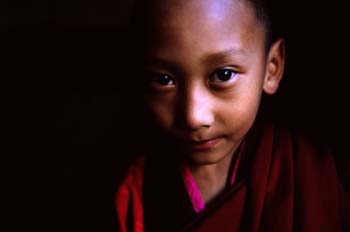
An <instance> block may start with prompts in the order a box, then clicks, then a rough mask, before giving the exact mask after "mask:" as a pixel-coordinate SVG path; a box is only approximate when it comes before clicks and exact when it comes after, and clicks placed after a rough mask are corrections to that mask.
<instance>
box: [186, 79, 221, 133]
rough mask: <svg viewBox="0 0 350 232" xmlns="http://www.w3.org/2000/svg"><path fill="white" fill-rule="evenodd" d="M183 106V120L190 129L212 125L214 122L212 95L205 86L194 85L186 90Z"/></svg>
mask: <svg viewBox="0 0 350 232" xmlns="http://www.w3.org/2000/svg"><path fill="white" fill-rule="evenodd" d="M179 107H181V111H182V114H181V115H182V116H181V121H182V124H183V126H184V127H185V128H186V129H189V130H199V129H201V128H206V127H210V126H211V125H212V124H213V123H214V109H213V102H212V96H211V95H210V92H209V91H208V90H207V89H206V88H205V86H201V85H199V84H198V85H194V86H189V87H187V89H186V90H184V93H183V97H182V101H181V103H180V104H179Z"/></svg>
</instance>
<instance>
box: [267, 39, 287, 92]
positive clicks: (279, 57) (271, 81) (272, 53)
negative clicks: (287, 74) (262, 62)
mask: <svg viewBox="0 0 350 232" xmlns="http://www.w3.org/2000/svg"><path fill="white" fill-rule="evenodd" d="M284 61H285V48H284V39H278V40H277V41H276V42H274V43H273V44H272V46H271V48H270V50H269V53H268V56H267V63H266V73H265V79H264V85H263V89H264V92H265V93H267V94H274V93H275V92H276V91H277V89H278V85H279V83H280V81H281V79H282V76H283V71H284Z"/></svg>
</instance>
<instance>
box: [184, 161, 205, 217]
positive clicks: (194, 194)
mask: <svg viewBox="0 0 350 232" xmlns="http://www.w3.org/2000/svg"><path fill="white" fill-rule="evenodd" d="M181 171H182V178H183V181H184V183H185V187H186V190H187V193H188V195H189V197H190V199H191V203H192V206H193V209H194V211H195V212H196V213H199V212H201V211H202V210H203V209H204V208H205V203H204V201H203V198H202V196H201V193H200V191H199V189H198V186H197V184H196V182H195V181H194V179H193V176H192V174H191V172H190V170H189V168H188V167H187V166H186V165H183V166H182V170H181Z"/></svg>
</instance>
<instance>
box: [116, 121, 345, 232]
mask: <svg viewBox="0 0 350 232" xmlns="http://www.w3.org/2000/svg"><path fill="white" fill-rule="evenodd" d="M244 143H245V146H244V148H243V149H237V150H240V151H238V152H241V153H240V154H239V155H240V159H239V163H237V164H236V165H237V167H238V170H237V173H235V176H236V177H235V179H236V180H235V182H234V184H233V185H232V186H229V187H228V188H227V189H226V190H225V191H223V192H222V193H221V194H220V195H219V196H217V197H216V198H215V199H214V200H213V201H212V202H210V203H209V204H207V205H206V206H205V208H204V209H203V210H201V211H200V212H196V210H195V209H194V207H193V203H191V202H193V201H191V196H190V194H189V193H188V190H187V189H186V185H185V184H184V180H183V178H182V175H181V173H180V172H179V164H178V162H175V161H174V162H173V161H172V159H171V157H169V155H170V153H169V154H161V155H160V156H150V157H147V158H145V159H140V160H138V161H137V162H136V163H134V164H133V165H132V166H131V167H130V168H129V171H128V172H127V174H126V177H125V179H124V181H123V182H122V184H121V185H120V188H119V190H118V191H117V194H116V212H117V219H118V223H119V229H120V231H121V232H143V231H146V232H160V231H162V232H164V231H167V232H172V231H174V232H175V231H176V232H178V231H179V232H189V231H196V232H207V231H217V232H238V231H248V232H258V231H261V232H267V231H269V232H271V231H272V232H273V231H283V232H292V231H308V232H316V231H317V232H326V231H350V227H349V221H350V214H349V193H348V191H346V190H345V188H344V185H343V184H342V183H341V182H340V181H339V179H340V178H339V176H338V172H337V169H336V166H335V163H334V161H333V157H332V154H331V153H330V152H329V151H328V150H327V149H321V148H319V147H318V146H315V145H314V144H313V143H312V142H311V141H310V140H308V139H307V138H306V137H305V136H302V135H301V134H299V133H297V132H295V131H292V130H288V129H285V128H280V127H276V126H273V125H270V124H264V125H260V126H254V127H253V128H252V129H251V130H250V131H249V133H248V134H247V136H246V138H245V142H244ZM238 152H236V153H238ZM171 155H173V154H171ZM237 156H238V154H234V157H237ZM233 160H234V161H235V162H238V161H237V159H233Z"/></svg>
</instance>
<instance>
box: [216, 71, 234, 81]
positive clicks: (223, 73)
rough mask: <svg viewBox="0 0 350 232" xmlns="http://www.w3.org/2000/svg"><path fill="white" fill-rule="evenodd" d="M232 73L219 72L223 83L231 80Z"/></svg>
mask: <svg viewBox="0 0 350 232" xmlns="http://www.w3.org/2000/svg"><path fill="white" fill-rule="evenodd" d="M231 75H232V72H231V71H230V70H219V73H218V77H219V79H220V80H221V81H227V80H229V79H230V78H231Z"/></svg>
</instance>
